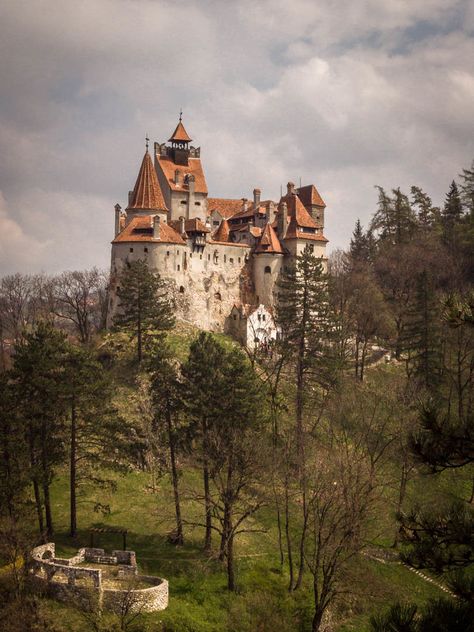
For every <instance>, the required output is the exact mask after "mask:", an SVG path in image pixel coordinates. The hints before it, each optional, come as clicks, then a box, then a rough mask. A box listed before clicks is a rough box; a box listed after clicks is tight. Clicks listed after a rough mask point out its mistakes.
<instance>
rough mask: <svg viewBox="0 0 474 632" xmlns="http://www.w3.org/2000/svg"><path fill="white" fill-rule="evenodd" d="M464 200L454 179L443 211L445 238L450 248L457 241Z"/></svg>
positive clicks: (453, 246)
mask: <svg viewBox="0 0 474 632" xmlns="http://www.w3.org/2000/svg"><path fill="white" fill-rule="evenodd" d="M462 214H463V211H462V202H461V196H460V195H459V189H458V185H457V184H456V182H455V181H454V180H453V181H452V182H451V186H450V187H449V191H448V193H447V195H446V201H445V203H444V207H443V212H442V224H443V239H444V242H445V243H446V245H447V246H448V248H450V249H453V248H455V246H456V243H457V228H458V226H459V224H460V222H461V218H462Z"/></svg>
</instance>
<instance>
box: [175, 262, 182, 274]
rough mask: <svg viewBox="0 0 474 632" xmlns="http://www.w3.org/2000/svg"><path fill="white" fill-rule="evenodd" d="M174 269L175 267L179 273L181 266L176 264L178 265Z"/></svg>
mask: <svg viewBox="0 0 474 632" xmlns="http://www.w3.org/2000/svg"><path fill="white" fill-rule="evenodd" d="M176 267H177V270H178V272H179V271H180V270H181V266H180V265H179V263H178V265H177V266H176Z"/></svg>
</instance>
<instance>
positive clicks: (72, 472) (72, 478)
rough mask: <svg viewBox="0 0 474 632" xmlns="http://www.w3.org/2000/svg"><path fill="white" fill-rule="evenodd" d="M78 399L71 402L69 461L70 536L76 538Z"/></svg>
mask: <svg viewBox="0 0 474 632" xmlns="http://www.w3.org/2000/svg"><path fill="white" fill-rule="evenodd" d="M76 423H77V418H76V400H75V397H74V396H73V399H72V404H71V454H70V463H69V491H70V518H71V525H70V530H69V533H70V536H71V538H75V537H76V534H77V507H76Z"/></svg>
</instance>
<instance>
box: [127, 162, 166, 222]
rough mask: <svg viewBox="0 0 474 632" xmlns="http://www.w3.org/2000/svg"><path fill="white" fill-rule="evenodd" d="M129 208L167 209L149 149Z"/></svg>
mask: <svg viewBox="0 0 474 632" xmlns="http://www.w3.org/2000/svg"><path fill="white" fill-rule="evenodd" d="M127 209H150V210H151V211H165V210H167V209H166V204H165V200H164V198H163V193H162V191H161V187H160V184H159V182H158V178H157V175H156V171H155V168H154V167H153V162H152V160H151V157H150V154H149V153H148V150H147V151H146V152H145V155H144V156H143V160H142V164H141V167H140V171H139V172H138V178H137V181H136V183H135V188H134V189H133V194H132V199H131V200H130V203H129V205H128V206H127Z"/></svg>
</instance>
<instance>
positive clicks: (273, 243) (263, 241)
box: [255, 224, 283, 255]
mask: <svg viewBox="0 0 474 632" xmlns="http://www.w3.org/2000/svg"><path fill="white" fill-rule="evenodd" d="M265 252H268V253H272V254H280V255H282V254H283V248H282V245H281V243H280V240H279V239H278V237H277V234H276V232H275V231H274V230H273V228H272V226H271V224H266V225H265V228H264V229H263V233H262V237H261V238H260V241H259V242H258V246H257V247H256V248H255V253H257V254H259V253H265Z"/></svg>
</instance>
